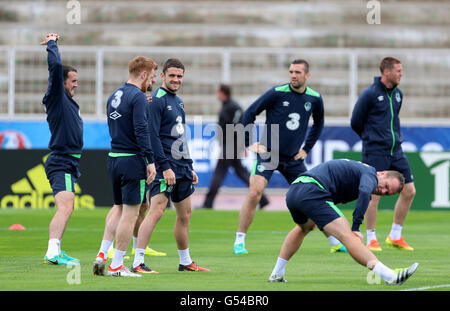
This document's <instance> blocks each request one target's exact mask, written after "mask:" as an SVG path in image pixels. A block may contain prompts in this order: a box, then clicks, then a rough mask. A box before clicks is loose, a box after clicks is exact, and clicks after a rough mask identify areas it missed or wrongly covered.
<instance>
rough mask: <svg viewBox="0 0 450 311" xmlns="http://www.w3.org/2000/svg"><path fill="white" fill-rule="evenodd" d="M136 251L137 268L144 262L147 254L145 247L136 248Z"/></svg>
mask: <svg viewBox="0 0 450 311" xmlns="http://www.w3.org/2000/svg"><path fill="white" fill-rule="evenodd" d="M135 251H136V252H135V253H134V261H133V268H136V267H137V266H139V265H140V264H141V263H144V262H145V261H144V256H145V249H143V248H136V249H135Z"/></svg>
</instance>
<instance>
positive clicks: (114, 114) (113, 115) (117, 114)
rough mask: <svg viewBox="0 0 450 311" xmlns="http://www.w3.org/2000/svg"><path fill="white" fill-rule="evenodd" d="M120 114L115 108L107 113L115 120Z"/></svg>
mask: <svg viewBox="0 0 450 311" xmlns="http://www.w3.org/2000/svg"><path fill="white" fill-rule="evenodd" d="M121 116H122V115H121V114H120V113H118V112H117V110H114V111H113V112H111V113H110V114H109V117H110V118H111V119H113V120H117V119H119V118H120V117H121Z"/></svg>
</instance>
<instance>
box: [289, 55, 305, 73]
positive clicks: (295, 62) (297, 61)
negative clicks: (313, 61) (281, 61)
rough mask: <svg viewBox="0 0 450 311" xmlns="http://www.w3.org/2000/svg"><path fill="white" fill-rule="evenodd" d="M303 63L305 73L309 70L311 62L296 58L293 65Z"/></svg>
mask: <svg viewBox="0 0 450 311" xmlns="http://www.w3.org/2000/svg"><path fill="white" fill-rule="evenodd" d="M297 64H303V65H304V66H305V73H308V72H309V63H308V62H307V61H306V60H304V59H301V58H297V59H294V60H293V61H292V63H291V65H297Z"/></svg>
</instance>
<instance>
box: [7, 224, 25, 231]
mask: <svg viewBox="0 0 450 311" xmlns="http://www.w3.org/2000/svg"><path fill="white" fill-rule="evenodd" d="M9 230H25V227H24V226H22V225H21V224H14V225H12V226H11V227H9Z"/></svg>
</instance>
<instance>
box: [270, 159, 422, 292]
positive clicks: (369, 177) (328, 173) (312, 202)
mask: <svg viewBox="0 0 450 311" xmlns="http://www.w3.org/2000/svg"><path fill="white" fill-rule="evenodd" d="M404 183H405V178H404V177H403V175H402V174H401V173H399V172H397V171H382V172H376V171H375V168H373V167H371V166H368V165H366V164H363V163H361V162H356V161H350V160H346V159H342V160H332V161H328V162H325V163H322V164H319V165H318V166H316V167H314V168H313V169H311V170H309V171H307V172H305V173H303V174H300V176H299V177H298V178H297V179H296V180H295V181H294V182H293V183H292V185H291V186H290V187H289V190H288V192H287V194H286V204H287V206H288V209H289V211H290V212H291V216H292V219H293V220H294V222H295V223H296V224H297V226H295V228H294V229H293V230H291V232H289V234H288V235H287V236H286V239H285V240H284V242H283V246H282V247H281V251H280V255H279V257H278V260H277V263H276V265H275V268H274V269H273V271H272V274H271V275H270V277H269V282H286V280H285V278H284V271H285V266H286V264H287V262H288V260H289V259H291V257H292V256H293V255H294V254H295V253H296V252H297V250H298V249H299V248H300V246H301V244H302V242H303V239H304V237H305V236H306V235H307V234H308V233H309V232H310V231H311V230H313V229H314V227H315V225H317V226H318V227H319V229H320V230H323V231H324V232H325V233H326V234H327V235H333V236H335V237H336V238H337V239H339V241H341V242H342V243H343V244H344V245H345V246H346V248H347V250H348V253H349V254H350V255H351V256H352V257H353V259H354V260H355V261H356V262H358V263H359V264H361V265H363V266H366V267H367V268H369V269H370V270H372V271H373V272H374V273H376V274H377V275H379V276H381V278H382V279H383V280H384V281H386V283H387V284H389V285H400V284H402V283H403V282H405V281H406V280H407V279H408V278H409V277H410V276H411V275H412V274H413V273H414V272H415V271H416V269H417V266H418V264H417V263H414V264H413V265H411V266H410V267H409V268H406V269H398V270H391V269H390V268H388V267H386V266H385V265H384V264H382V263H381V262H380V261H379V260H378V259H377V258H376V257H375V255H374V254H373V253H372V252H371V251H370V250H369V249H368V248H367V247H365V246H364V244H363V243H362V242H363V236H362V234H361V233H360V232H359V226H360V225H361V223H362V221H363V219H364V213H365V212H366V209H367V206H368V204H369V201H370V197H371V194H372V193H374V194H377V195H391V194H395V193H399V192H400V191H402V189H403V186H404ZM356 199H358V201H357V203H356V207H355V211H354V212H353V225H352V227H351V228H350V225H349V223H348V221H347V219H346V218H345V217H344V215H343V214H342V212H341V211H340V210H339V208H338V207H337V206H336V204H338V203H347V202H350V201H353V200H356Z"/></svg>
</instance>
